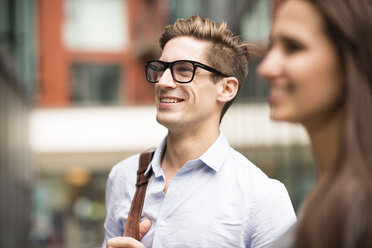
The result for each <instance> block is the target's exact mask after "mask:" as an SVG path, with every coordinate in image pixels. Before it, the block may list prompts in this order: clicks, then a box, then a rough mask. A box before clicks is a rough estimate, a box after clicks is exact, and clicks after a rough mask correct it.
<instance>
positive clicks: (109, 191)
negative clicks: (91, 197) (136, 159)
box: [102, 167, 122, 248]
mask: <svg viewBox="0 0 372 248" xmlns="http://www.w3.org/2000/svg"><path fill="white" fill-rule="evenodd" d="M117 192H118V189H117V188H116V167H114V168H113V169H112V170H111V172H110V174H109V176H108V180H107V185H106V219H105V223H104V229H105V238H104V240H103V243H102V248H106V243H107V240H108V239H110V238H114V237H117V236H121V235H122V227H121V226H120V223H119V222H118V221H117V219H116V218H115V213H116V211H115V209H116V207H117V200H116V201H115V199H118V193H117Z"/></svg>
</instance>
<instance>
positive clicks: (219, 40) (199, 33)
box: [159, 15, 250, 119]
mask: <svg viewBox="0 0 372 248" xmlns="http://www.w3.org/2000/svg"><path fill="white" fill-rule="evenodd" d="M180 36H188V37H192V38H195V39H198V40H201V41H207V42H210V46H209V47H208V50H207V51H206V52H205V56H206V59H207V61H208V63H210V65H211V66H212V67H213V68H215V69H217V70H219V71H221V72H222V73H224V74H226V75H232V76H234V77H236V78H237V79H238V81H239V88H238V91H239V90H240V88H241V85H242V83H243V82H244V80H245V79H246V77H247V75H248V58H249V46H250V45H249V44H247V43H243V42H241V40H240V39H239V37H238V36H234V34H233V33H232V32H231V31H230V30H229V29H227V25H226V22H221V23H216V22H213V21H211V20H209V19H207V18H205V19H201V18H200V17H199V16H198V15H194V16H192V17H190V18H188V19H178V20H177V21H176V22H175V23H174V24H173V25H169V26H166V27H165V30H164V33H163V34H162V36H161V37H160V40H159V42H160V47H161V48H162V49H163V48H164V46H165V44H166V43H167V42H168V41H169V40H171V39H172V38H175V37H180ZM219 78H220V77H219V76H217V75H215V74H214V75H213V76H212V80H213V81H214V82H217V81H218V80H219ZM234 99H235V98H234ZM234 99H232V100H231V101H229V102H227V103H226V104H225V106H224V108H223V110H222V113H221V119H222V117H223V115H224V114H225V112H226V111H227V109H228V108H229V107H230V105H231V104H232V102H233V101H234Z"/></svg>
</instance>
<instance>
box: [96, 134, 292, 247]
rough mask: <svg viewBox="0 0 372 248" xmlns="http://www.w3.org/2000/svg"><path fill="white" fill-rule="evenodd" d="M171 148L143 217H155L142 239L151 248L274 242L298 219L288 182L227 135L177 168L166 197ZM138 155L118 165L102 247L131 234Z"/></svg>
mask: <svg viewBox="0 0 372 248" xmlns="http://www.w3.org/2000/svg"><path fill="white" fill-rule="evenodd" d="M165 145H166V139H164V140H163V141H162V142H161V144H160V145H159V147H158V148H157V149H156V151H155V154H154V157H153V160H152V162H151V164H150V166H149V169H148V171H149V170H150V167H151V169H152V171H153V175H152V176H151V178H150V180H149V184H148V187H147V191H146V198H145V203H144V206H143V212H142V219H145V218H148V219H150V220H151V221H152V226H151V229H150V230H149V231H148V233H147V234H146V235H145V236H144V237H143V238H142V240H141V242H142V243H143V244H144V245H145V246H146V247H168V248H169V247H177V248H179V247H213V248H215V247H266V246H267V245H269V244H270V243H271V242H272V241H274V240H275V239H277V238H278V237H279V236H280V235H281V234H283V233H284V232H285V231H286V230H287V229H288V228H289V227H290V226H291V225H292V224H293V223H294V222H295V221H296V215H295V213H294V210H293V207H292V204H291V201H290V198H289V195H288V192H287V190H286V188H285V187H284V185H283V184H282V183H280V182H279V181H277V180H274V179H270V178H268V177H267V176H266V175H265V174H264V173H263V172H262V171H261V170H260V169H259V168H257V167H256V166H255V165H254V164H253V163H251V162H250V161H249V160H247V159H246V158H245V157H244V156H243V155H241V154H240V153H238V152H237V151H235V150H234V149H233V148H231V147H230V145H229V143H228V142H227V140H226V139H225V137H224V136H223V134H222V133H221V134H220V136H219V137H218V139H217V140H216V141H215V143H214V144H213V145H212V146H211V147H210V148H209V149H208V150H207V151H206V152H205V153H204V154H203V155H202V156H201V157H200V158H198V159H196V160H192V161H189V162H187V163H186V164H185V165H184V166H183V167H182V168H181V169H180V170H179V171H178V172H177V174H176V175H175V176H174V178H173V179H172V181H171V183H170V185H169V188H168V190H167V193H166V194H165V193H164V192H163V189H164V186H165V177H164V173H163V170H162V168H161V158H162V154H163V152H164V148H165ZM138 159H139V155H138V154H137V155H135V156H132V157H129V158H127V159H125V160H123V161H121V162H120V163H118V164H117V165H115V166H114V167H113V169H112V170H111V173H110V175H109V178H108V182H107V188H106V208H107V216H106V220H105V225H104V227H105V240H104V242H103V245H102V247H106V242H107V240H108V239H109V238H113V237H116V236H122V235H123V230H124V226H125V221H126V218H127V216H128V213H129V210H130V206H131V202H132V198H133V195H134V192H135V190H136V189H135V182H136V171H137V169H138ZM148 171H147V172H148ZM147 172H146V173H147Z"/></svg>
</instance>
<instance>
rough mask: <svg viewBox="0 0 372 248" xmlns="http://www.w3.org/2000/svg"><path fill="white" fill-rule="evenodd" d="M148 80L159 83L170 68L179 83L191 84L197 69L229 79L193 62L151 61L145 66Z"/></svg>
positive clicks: (210, 68)
mask: <svg viewBox="0 0 372 248" xmlns="http://www.w3.org/2000/svg"><path fill="white" fill-rule="evenodd" d="M145 67H146V79H147V81H149V82H150V83H157V82H159V80H160V78H161V76H162V75H163V73H164V71H165V70H166V69H167V68H170V70H171V73H172V77H173V79H174V80H175V81H176V82H177V83H181V84H186V83H190V82H191V81H192V80H193V79H194V76H195V70H196V67H200V68H202V69H204V70H207V71H210V72H213V73H215V74H217V75H219V76H221V77H228V76H227V75H225V74H223V73H222V72H220V71H218V70H216V69H214V68H212V67H209V66H207V65H204V64H202V63H199V62H196V61H192V60H176V61H173V62H164V61H161V60H150V61H147V62H146V64H145Z"/></svg>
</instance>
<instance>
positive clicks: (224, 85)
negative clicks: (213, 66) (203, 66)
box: [217, 77, 239, 103]
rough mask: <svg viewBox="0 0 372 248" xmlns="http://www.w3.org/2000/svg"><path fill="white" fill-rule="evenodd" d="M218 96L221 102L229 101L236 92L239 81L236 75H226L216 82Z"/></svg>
mask: <svg viewBox="0 0 372 248" xmlns="http://www.w3.org/2000/svg"><path fill="white" fill-rule="evenodd" d="M217 84H218V97H217V100H218V101H219V102H222V103H226V102H229V101H230V100H232V99H233V98H234V97H235V96H236V94H237V93H238V88H239V82H238V79H236V77H226V78H223V79H222V80H220V81H219V82H217Z"/></svg>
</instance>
